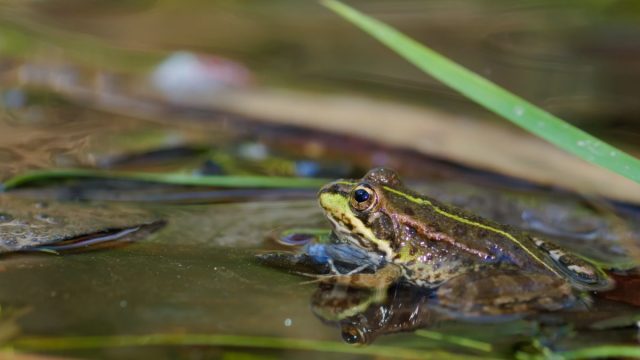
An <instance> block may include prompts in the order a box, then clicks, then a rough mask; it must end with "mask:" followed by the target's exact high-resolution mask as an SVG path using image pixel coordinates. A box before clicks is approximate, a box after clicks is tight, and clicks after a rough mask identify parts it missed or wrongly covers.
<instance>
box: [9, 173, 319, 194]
mask: <svg viewBox="0 0 640 360" xmlns="http://www.w3.org/2000/svg"><path fill="white" fill-rule="evenodd" d="M77 178H100V179H116V180H135V181H149V182H157V183H163V184H174V185H193V186H220V187H229V188H309V189H313V188H319V187H320V186H322V185H324V184H326V183H327V182H329V181H330V180H328V179H316V178H292V177H275V176H226V175H206V176H205V175H202V176H200V175H191V174H185V173H150V172H140V171H104V170H92V169H51V170H36V171H30V172H27V173H25V174H20V175H17V176H15V177H12V178H10V179H8V180H7V181H5V182H4V183H3V184H2V186H1V189H2V190H10V189H13V188H16V187H20V186H23V185H26V184H28V183H32V182H36V181H50V180H54V179H77Z"/></svg>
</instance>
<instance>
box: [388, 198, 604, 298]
mask: <svg viewBox="0 0 640 360" xmlns="http://www.w3.org/2000/svg"><path fill="white" fill-rule="evenodd" d="M395 195H396V196H401V197H406V198H408V199H410V200H411V201H412V202H414V203H420V204H421V205H423V206H422V207H420V208H418V211H420V212H421V213H420V214H414V215H413V216H412V218H420V219H422V221H423V222H424V223H425V224H426V227H427V228H429V229H430V231H434V232H436V233H438V234H442V235H441V236H444V237H448V238H449V241H451V242H452V243H454V244H456V246H457V247H458V248H460V249H463V250H465V252H466V253H467V254H472V255H474V256H475V258H476V259H477V261H478V262H481V263H484V264H491V263H495V264H499V263H508V264H511V265H514V266H516V267H518V268H519V269H521V270H522V271H524V272H537V273H540V272H542V273H550V274H553V275H554V276H557V277H561V278H564V279H566V280H567V281H568V282H569V283H570V284H571V285H572V286H573V287H574V288H576V289H580V290H590V291H593V290H604V289H609V288H611V287H612V286H613V282H612V280H611V279H610V278H609V277H608V276H607V274H606V273H605V272H604V271H602V270H601V269H599V268H598V266H597V265H595V264H593V263H591V262H590V261H588V260H586V259H584V258H582V257H580V256H579V255H575V254H573V253H571V252H569V251H566V250H564V249H562V248H561V247H560V246H557V245H555V244H554V243H553V242H550V241H549V240H547V239H542V238H539V237H536V236H532V235H530V234H528V233H526V232H524V231H521V230H519V229H515V228H512V227H510V226H507V225H502V224H498V223H495V222H493V221H491V220H488V219H484V218H482V217H480V216H478V215H475V214H472V213H469V212H467V211H465V210H463V209H459V208H457V207H454V206H450V205H447V204H443V203H440V202H438V201H437V200H434V199H431V198H429V197H427V196H424V195H421V194H418V193H415V192H413V191H411V190H409V189H402V191H396V192H395ZM444 237H443V238H444Z"/></svg>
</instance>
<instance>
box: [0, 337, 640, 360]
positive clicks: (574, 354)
mask: <svg viewBox="0 0 640 360" xmlns="http://www.w3.org/2000/svg"><path fill="white" fill-rule="evenodd" d="M430 333H432V334H434V333H433V332H430ZM428 337H429V338H431V337H432V336H428ZM461 340H464V344H466V345H469V343H467V342H466V341H467V340H468V339H464V338H461V337H456V339H455V341H454V342H455V343H458V342H460V341H461ZM447 342H449V341H447ZM437 344H438V342H437V341H436V342H434V343H431V344H428V343H425V345H433V346H437ZM479 344H480V343H474V344H473V346H471V348H475V347H477V346H478V345H479ZM461 345H462V344H461ZM140 346H228V347H239V348H243V349H249V348H254V349H272V350H302V351H314V352H322V353H338V354H353V355H370V356H377V357H385V358H393V359H433V358H437V359H440V358H445V359H454V360H455V359H489V358H493V356H491V355H490V354H486V355H485V356H471V355H468V354H464V355H462V354H456V353H451V352H448V351H444V350H440V349H428V348H408V347H398V346H385V345H371V346H366V347H357V346H353V345H348V344H345V343H339V342H334V341H321V340H310V339H294V338H278V337H263V336H236V335H217V334H151V335H131V336H127V335H122V336H76V337H73V336H71V337H22V338H17V339H15V340H13V341H11V342H10V343H8V344H6V348H7V349H8V351H13V350H17V351H62V350H83V349H84V350H87V349H100V348H113V347H140ZM463 347H469V346H463ZM477 350H481V351H483V352H485V351H487V350H489V349H488V348H486V347H485V346H481V347H480V348H478V349H477ZM0 355H2V351H0ZM549 357H551V358H557V359H566V360H569V359H586V358H603V357H640V348H639V347H637V346H627V345H600V346H592V347H586V348H583V349H579V350H569V351H563V352H557V353H552V352H548V351H547V352H544V353H535V352H534V353H524V352H518V353H517V354H516V358H518V359H543V358H549Z"/></svg>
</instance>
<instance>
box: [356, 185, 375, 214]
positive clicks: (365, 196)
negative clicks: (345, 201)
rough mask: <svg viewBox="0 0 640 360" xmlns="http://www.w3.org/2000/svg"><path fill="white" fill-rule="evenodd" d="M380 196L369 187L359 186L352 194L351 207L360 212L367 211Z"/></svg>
mask: <svg viewBox="0 0 640 360" xmlns="http://www.w3.org/2000/svg"><path fill="white" fill-rule="evenodd" d="M377 200H378V196H377V195H376V192H375V191H373V189H372V188H371V187H370V186H369V185H358V186H356V187H355V188H354V189H353V191H352V192H351V199H350V202H351V206H352V207H353V208H354V209H356V210H358V211H367V210H369V209H371V208H372V207H373V206H374V205H375V204H376V202H377Z"/></svg>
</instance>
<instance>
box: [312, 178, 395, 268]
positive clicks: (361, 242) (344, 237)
mask: <svg viewBox="0 0 640 360" xmlns="http://www.w3.org/2000/svg"><path fill="white" fill-rule="evenodd" d="M318 202H319V203H320V206H321V207H322V208H323V209H324V212H325V215H326V216H327V218H328V219H329V221H330V222H331V226H332V227H333V232H334V234H335V235H336V237H337V238H338V240H340V241H341V242H344V243H349V244H352V245H355V246H358V247H360V248H362V249H365V250H367V251H373V252H376V253H379V254H381V255H383V256H385V258H387V259H390V258H391V257H392V256H393V252H392V250H391V248H390V247H389V245H388V244H387V242H385V241H383V240H379V239H377V238H376V236H375V235H374V234H373V232H372V231H371V229H370V228H369V227H367V226H366V225H365V224H364V223H363V222H362V220H360V219H359V218H358V217H356V216H355V215H354V214H353V212H352V211H351V209H350V207H349V192H348V191H344V190H343V189H341V188H340V187H337V186H336V185H335V184H330V185H328V186H326V187H324V188H322V189H321V190H320V193H319V194H318Z"/></svg>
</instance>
